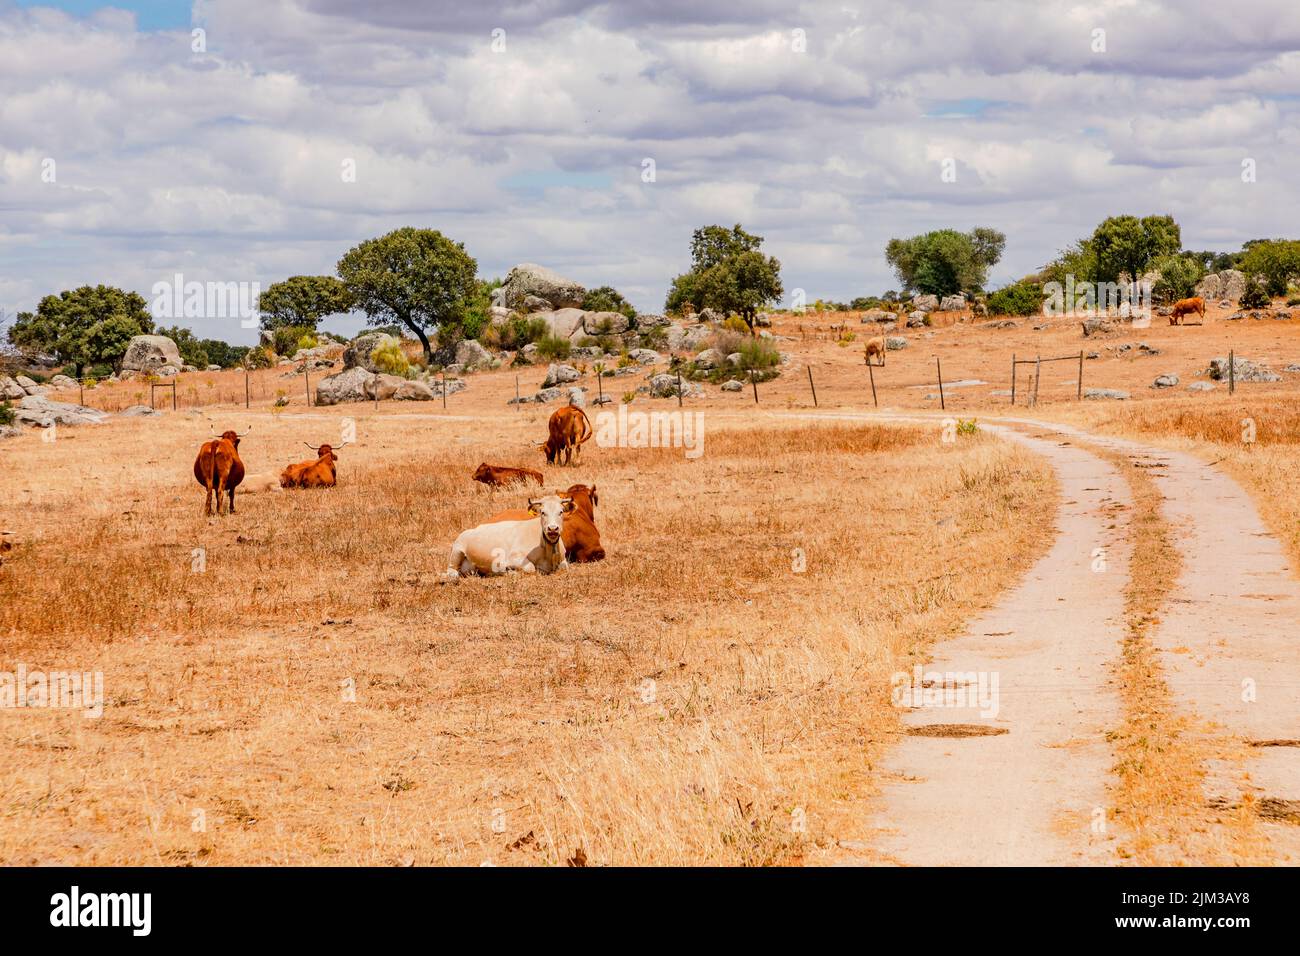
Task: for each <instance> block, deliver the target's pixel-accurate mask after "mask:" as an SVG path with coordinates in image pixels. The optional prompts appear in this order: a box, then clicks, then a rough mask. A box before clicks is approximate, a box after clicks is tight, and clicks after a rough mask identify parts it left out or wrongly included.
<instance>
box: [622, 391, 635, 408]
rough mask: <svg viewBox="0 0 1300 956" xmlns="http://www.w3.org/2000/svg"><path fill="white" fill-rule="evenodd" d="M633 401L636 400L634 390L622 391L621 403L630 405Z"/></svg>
mask: <svg viewBox="0 0 1300 956" xmlns="http://www.w3.org/2000/svg"><path fill="white" fill-rule="evenodd" d="M634 401H636V392H635V391H631V392H624V393H623V404H624V405H631V404H632V403H633V402H634Z"/></svg>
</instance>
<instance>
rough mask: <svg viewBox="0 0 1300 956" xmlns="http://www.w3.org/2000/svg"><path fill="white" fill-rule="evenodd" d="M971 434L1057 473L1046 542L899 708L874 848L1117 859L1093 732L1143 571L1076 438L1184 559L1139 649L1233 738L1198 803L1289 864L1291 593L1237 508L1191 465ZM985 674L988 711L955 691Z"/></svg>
mask: <svg viewBox="0 0 1300 956" xmlns="http://www.w3.org/2000/svg"><path fill="white" fill-rule="evenodd" d="M843 414H844V413H840V416H842V415H843ZM840 416H837V417H840ZM862 417H864V418H867V417H872V416H870V415H868V414H864V415H863V416H862ZM880 417H886V416H880ZM907 417H908V418H909V419H912V420H915V416H907ZM986 427H991V428H994V429H995V430H997V431H998V432H999V433H1001V434H1002V435H1004V436H1005V437H1007V438H1008V439H1010V440H1013V441H1017V442H1021V443H1024V444H1026V445H1027V446H1029V447H1030V448H1032V449H1033V450H1035V451H1037V452H1038V453H1040V454H1042V455H1044V456H1045V457H1046V458H1047V460H1048V461H1049V462H1050V463H1051V464H1052V466H1053V468H1054V469H1055V470H1056V473H1057V476H1058V479H1059V481H1060V483H1061V488H1062V504H1061V509H1060V512H1059V514H1058V518H1057V527H1056V529H1055V534H1056V540H1055V543H1054V545H1053V547H1052V548H1051V550H1050V551H1049V552H1048V553H1047V554H1046V555H1045V556H1044V557H1043V558H1042V559H1041V560H1040V561H1039V562H1038V563H1037V564H1036V565H1035V566H1034V567H1033V568H1032V569H1031V570H1030V572H1029V573H1028V574H1027V575H1026V577H1025V579H1024V581H1023V582H1022V583H1021V584H1020V585H1019V586H1018V587H1017V588H1015V589H1013V590H1012V591H1010V592H1008V593H1006V594H1004V595H1003V596H1002V597H1001V598H1000V599H999V601H998V603H997V604H996V606H995V607H993V608H992V609H991V610H990V611H989V612H987V613H986V614H984V615H983V616H981V617H980V618H979V619H978V620H976V621H975V622H973V623H972V625H971V627H970V628H969V630H968V632H967V633H966V634H965V635H963V636H962V637H960V638H957V639H955V640H952V641H947V642H945V643H942V644H939V645H937V646H936V647H935V648H934V660H933V661H931V662H930V663H929V664H927V665H926V666H925V668H924V671H925V675H926V676H929V677H930V678H931V679H930V680H929V681H928V683H929V684H930V687H928V688H927V689H928V690H929V691H930V692H931V693H932V694H933V693H934V692H935V691H937V690H942V689H944V688H947V689H949V691H950V696H949V698H948V699H947V700H944V699H942V698H939V699H937V700H935V699H931V700H921V701H907V702H906V703H913V704H915V703H920V704H922V706H911V707H909V709H908V711H907V713H906V714H905V716H904V719H903V723H904V725H905V727H906V728H907V729H908V733H909V736H907V737H905V738H904V739H903V742H902V743H901V744H900V745H899V746H898V747H896V748H895V749H894V750H893V751H892V752H891V755H890V757H889V758H888V760H887V763H886V765H885V767H884V769H885V771H886V772H887V773H889V774H890V775H891V779H890V780H889V781H888V782H887V783H886V785H885V787H884V789H883V792H882V794H881V795H880V797H879V799H878V800H877V801H876V819H875V824H876V826H878V828H879V836H878V839H877V841H876V843H875V846H874V847H873V850H874V853H873V856H874V857H876V858H877V859H883V860H884V861H885V862H893V863H896V864H901V865H979V864H983V865H990V864H991V865H1076V864H1086V865H1107V864H1118V863H1120V862H1122V861H1121V860H1120V858H1119V857H1118V856H1117V855H1116V853H1115V847H1116V832H1115V827H1114V826H1113V824H1112V822H1111V821H1110V819H1109V813H1108V797H1107V787H1108V785H1109V784H1110V783H1112V782H1113V781H1112V778H1111V776H1110V767H1111V766H1112V764H1113V762H1114V756H1113V754H1112V752H1111V750H1110V747H1109V745H1108V744H1107V740H1106V733H1107V731H1108V730H1109V729H1113V728H1114V727H1115V726H1116V723H1117V721H1118V715H1119V710H1120V704H1121V702H1120V701H1119V699H1118V696H1117V694H1118V692H1117V690H1116V684H1115V683H1114V682H1113V679H1112V675H1113V673H1114V668H1115V666H1116V663H1117V660H1118V657H1119V654H1120V649H1121V643H1122V641H1123V639H1124V636H1125V623H1124V620H1123V610H1124V607H1123V601H1124V599H1123V592H1124V588H1125V585H1126V583H1127V581H1128V575H1129V574H1130V573H1132V574H1141V573H1142V569H1141V568H1130V567H1129V560H1128V559H1129V553H1130V546H1129V544H1128V521H1129V516H1130V513H1131V498H1130V494H1129V489H1128V487H1127V482H1126V481H1125V480H1124V478H1123V476H1122V474H1121V473H1120V472H1119V471H1118V470H1117V468H1116V466H1115V465H1113V464H1112V463H1111V462H1110V461H1109V460H1107V459H1106V458H1104V457H1101V456H1099V455H1097V454H1095V453H1093V452H1092V451H1090V450H1088V449H1087V448H1085V447H1080V445H1079V444H1075V443H1076V442H1078V443H1084V442H1086V443H1088V444H1090V445H1092V446H1096V447H1099V448H1104V449H1109V450H1113V451H1117V452H1120V453H1121V454H1123V455H1126V456H1128V457H1129V459H1130V460H1131V461H1132V460H1137V461H1139V462H1140V463H1141V465H1142V466H1143V467H1145V468H1147V469H1148V473H1150V474H1153V475H1154V476H1156V480H1157V483H1158V486H1159V488H1160V491H1161V494H1162V496H1163V502H1162V505H1161V508H1162V511H1163V514H1164V517H1165V519H1166V520H1167V521H1168V522H1169V523H1170V524H1171V526H1172V528H1173V532H1174V537H1175V542H1176V544H1177V546H1178V548H1179V550H1180V552H1181V554H1182V561H1183V564H1182V571H1181V574H1180V576H1179V579H1178V581H1177V583H1176V585H1175V588H1174V590H1173V592H1172V593H1171V595H1170V599H1169V601H1168V602H1167V606H1166V607H1164V608H1162V609H1161V613H1160V618H1161V622H1160V624H1159V626H1158V627H1157V629H1156V631H1155V633H1154V634H1153V637H1152V640H1153V642H1154V644H1155V646H1156V647H1157V648H1158V649H1159V651H1160V652H1161V663H1162V666H1163V668H1164V671H1165V679H1166V681H1167V682H1168V685H1169V687H1170V690H1171V692H1172V694H1173V696H1174V700H1175V702H1176V704H1177V705H1178V706H1179V707H1180V708H1182V710H1183V712H1185V713H1187V714H1189V715H1192V716H1194V717H1197V718H1202V719H1201V720H1199V721H1197V724H1198V725H1199V726H1202V727H1204V728H1205V731H1204V732H1206V733H1214V734H1217V735H1226V736H1228V737H1230V738H1233V739H1236V740H1240V741H1242V742H1243V743H1244V744H1245V746H1244V748H1242V750H1243V752H1246V753H1248V754H1249V755H1250V756H1249V758H1248V760H1247V762H1246V763H1245V765H1244V766H1242V765H1237V764H1235V763H1234V764H1232V765H1228V764H1225V765H1212V766H1209V767H1207V768H1206V769H1207V771H1208V773H1207V778H1206V781H1207V782H1206V793H1205V795H1204V796H1205V799H1206V800H1207V801H1212V802H1216V803H1218V804H1219V805H1222V806H1226V807H1232V806H1236V805H1239V804H1240V803H1241V802H1242V801H1243V799H1245V795H1246V794H1249V795H1250V797H1251V798H1253V801H1254V805H1255V806H1257V807H1259V808H1260V811H1259V816H1260V819H1261V826H1262V829H1263V832H1264V834H1265V836H1266V838H1267V839H1268V842H1269V849H1270V851H1271V853H1272V855H1273V858H1274V860H1273V861H1274V862H1276V863H1292V864H1294V863H1296V862H1300V827H1297V826H1296V825H1295V821H1296V813H1297V810H1298V809H1300V802H1297V801H1300V749H1298V748H1297V746H1296V743H1297V740H1296V738H1300V582H1298V581H1297V578H1296V576H1295V575H1294V574H1293V573H1292V571H1291V569H1290V568H1289V566H1288V564H1287V561H1286V558H1285V556H1284V553H1283V551H1282V548H1281V546H1280V545H1279V543H1278V542H1277V540H1276V539H1275V538H1274V537H1273V536H1272V535H1271V534H1270V533H1269V532H1268V531H1267V530H1266V529H1265V527H1264V525H1263V523H1262V522H1261V521H1260V518H1259V515H1258V513H1257V511H1256V509H1255V506H1254V504H1253V503H1252V502H1251V500H1250V498H1249V496H1248V495H1247V494H1246V493H1245V492H1244V491H1243V490H1242V489H1241V488H1240V487H1239V486H1238V485H1237V484H1236V482H1234V481H1233V480H1232V479H1231V478H1229V477H1228V476H1227V475H1225V474H1223V473H1222V472H1220V471H1217V470H1216V469H1214V468H1213V467H1212V466H1210V465H1207V464H1206V463H1205V462H1202V461H1201V460H1199V459H1196V458H1194V457H1192V456H1190V455H1185V454H1180V453H1174V452H1167V451H1164V450H1162V449H1157V448H1153V447H1150V446H1146V445H1141V444H1138V443H1135V442H1130V441H1122V440H1118V439H1112V438H1106V437H1102V436H1096V435H1092V434H1088V433H1085V432H1082V431H1079V430H1077V429H1072V428H1068V427H1065V426H1060V425H1054V424H1049V423H1045V422H1038V421H1031V420H1028V419H1002V420H995V421H993V422H988V423H987V424H986ZM1044 533H1052V531H1051V529H1044ZM995 676H996V679H997V681H998V684H997V690H998V693H997V694H996V708H991V707H988V706H983V707H981V706H980V705H978V704H977V705H975V706H971V704H972V701H970V700H969V699H967V700H962V699H960V691H961V690H962V689H963V688H968V687H969V685H970V684H971V682H972V681H974V682H975V683H976V686H980V685H979V682H980V680H981V679H982V680H983V681H984V684H983V686H984V687H985V688H986V689H991V680H992V679H993V677H995ZM954 704H956V705H958V706H952V705H954ZM962 704H965V705H966V706H960V705H962ZM985 704H987V702H985ZM994 709H995V711H996V712H995V713H991V712H990V711H993V710H994ZM944 725H948V726H944ZM926 734H934V736H929V735H926ZM957 734H966V735H965V736H956V735H957Z"/></svg>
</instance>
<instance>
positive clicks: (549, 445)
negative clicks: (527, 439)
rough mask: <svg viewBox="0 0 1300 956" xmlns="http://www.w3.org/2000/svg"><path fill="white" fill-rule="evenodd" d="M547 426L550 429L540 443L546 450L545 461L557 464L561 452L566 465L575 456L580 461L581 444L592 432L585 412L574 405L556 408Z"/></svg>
mask: <svg viewBox="0 0 1300 956" xmlns="http://www.w3.org/2000/svg"><path fill="white" fill-rule="evenodd" d="M547 428H548V429H549V430H550V435H549V436H548V437H547V439H546V441H544V442H543V443H542V449H543V451H545V452H546V463H547V464H548V465H558V464H559V463H560V455H561V454H563V455H564V464H566V465H567V464H569V462H570V461H571V460H572V459H573V458H575V457H576V458H577V460H578V462H579V463H581V461H582V446H583V444H584V443H586V442H587V441H589V440H590V439H591V436H592V435H593V434H594V432H593V431H592V428H591V420H590V419H589V418H587V413H586V412H584V411H583V410H582V409H581V408H578V407H577V406H576V405H566V406H565V407H564V408H557V409H556V410H555V413H554V414H553V415H552V416H551V419H550V421H549V422H547Z"/></svg>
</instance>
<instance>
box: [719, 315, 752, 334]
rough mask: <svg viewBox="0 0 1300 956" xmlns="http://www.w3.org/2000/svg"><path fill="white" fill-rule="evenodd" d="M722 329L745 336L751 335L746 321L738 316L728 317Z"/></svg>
mask: <svg viewBox="0 0 1300 956" xmlns="http://www.w3.org/2000/svg"><path fill="white" fill-rule="evenodd" d="M722 327H723V328H724V329H726V330H727V331H728V332H740V333H742V334H744V335H748V334H749V326H748V325H746V324H745V320H744V319H742V318H741V317H740V316H738V315H729V316H727V318H726V319H725V320H724V321H723V323H722Z"/></svg>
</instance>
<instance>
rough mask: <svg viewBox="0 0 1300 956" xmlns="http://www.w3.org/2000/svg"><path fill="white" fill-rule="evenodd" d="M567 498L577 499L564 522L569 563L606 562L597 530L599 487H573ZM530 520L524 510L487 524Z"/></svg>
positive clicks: (496, 517) (498, 516)
mask: <svg viewBox="0 0 1300 956" xmlns="http://www.w3.org/2000/svg"><path fill="white" fill-rule="evenodd" d="M564 497H566V498H572V499H573V511H572V513H570V514H569V515H567V516H565V519H564V530H563V537H564V550H565V554H566V555H567V557H568V559H569V561H571V562H575V563H579V564H581V563H585V562H587V561H603V560H604V558H605V549H604V548H602V547H601V546H600V532H599V531H598V530H597V529H596V505H597V504H598V503H599V502H600V498H599V496H598V495H597V494H596V486H595V485H592V486H591V487H587V486H586V485H571V486H570V487H569V490H568V491H566V492H564ZM527 517H528V512H527V511H525V510H524V509H522V508H512V509H510V510H509V511H502V512H499V513H497V514H494V515H493V516H492V517H491V518H488V519H487V521H485V522H484V524H492V523H493V522H497V521H521V520H524V519H526V518H527Z"/></svg>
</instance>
